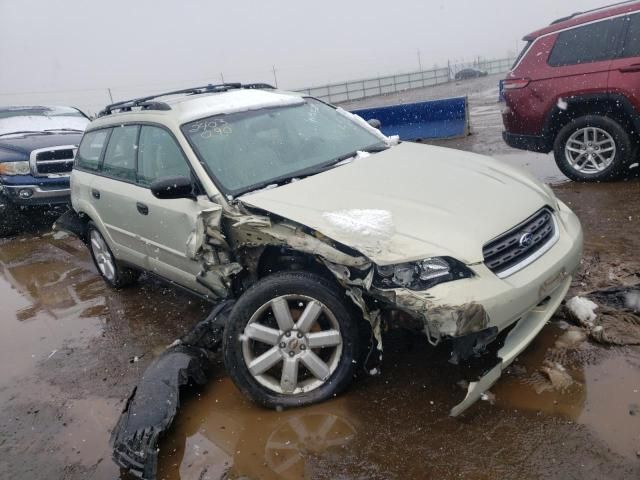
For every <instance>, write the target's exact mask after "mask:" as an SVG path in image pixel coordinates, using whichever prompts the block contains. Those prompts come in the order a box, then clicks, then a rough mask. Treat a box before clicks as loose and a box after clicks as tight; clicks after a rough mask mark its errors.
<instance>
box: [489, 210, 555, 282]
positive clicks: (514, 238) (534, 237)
mask: <svg viewBox="0 0 640 480" xmlns="http://www.w3.org/2000/svg"><path fill="white" fill-rule="evenodd" d="M555 237H556V224H555V222H554V220H553V213H552V211H551V210H550V209H549V208H547V207H545V208H543V209H541V210H539V211H538V212H536V213H535V214H534V215H532V216H531V217H529V218H528V219H526V220H525V221H524V222H522V223H521V224H519V225H516V226H515V227H513V228H512V229H511V230H509V231H508V232H505V233H503V234H502V235H500V236H499V237H497V238H495V239H494V240H491V241H490V242H489V243H487V244H486V245H485V246H484V247H483V248H482V253H483V255H484V263H485V265H486V266H487V268H489V270H491V271H492V272H493V273H495V274H497V275H498V276H502V277H505V276H507V275H509V274H511V273H513V272H514V271H515V270H517V268H515V269H514V267H517V266H518V265H519V264H521V263H522V264H523V265H522V266H523V267H524V265H525V264H527V260H531V261H532V260H533V259H535V258H536V257H535V255H536V253H537V252H539V251H540V250H541V249H542V248H544V247H545V246H546V245H548V244H549V243H550V242H551V241H552V240H553V239H554V238H555Z"/></svg>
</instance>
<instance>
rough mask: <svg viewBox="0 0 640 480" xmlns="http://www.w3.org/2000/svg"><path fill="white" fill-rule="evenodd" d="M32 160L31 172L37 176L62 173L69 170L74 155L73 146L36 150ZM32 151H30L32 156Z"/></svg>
mask: <svg viewBox="0 0 640 480" xmlns="http://www.w3.org/2000/svg"><path fill="white" fill-rule="evenodd" d="M34 153H35V158H34V160H32V166H33V173H34V175H37V176H45V175H54V174H58V175H61V174H62V175H63V174H67V173H70V172H71V169H72V168H73V159H74V158H75V156H76V147H75V146H64V147H56V148H48V149H42V150H38V151H37V152H34ZM34 153H32V158H33V155H34Z"/></svg>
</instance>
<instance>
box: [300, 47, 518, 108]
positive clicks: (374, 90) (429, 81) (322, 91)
mask: <svg viewBox="0 0 640 480" xmlns="http://www.w3.org/2000/svg"><path fill="white" fill-rule="evenodd" d="M513 60H514V59H513V58H501V59H497V60H481V59H478V60H476V61H473V62H468V63H457V64H455V65H449V66H447V67H442V68H435V69H432V70H422V71H418V72H411V73H399V74H397V75H387V76H384V77H375V78H366V79H362V80H352V81H349V82H340V83H332V84H329V85H324V86H319V87H309V88H303V89H300V90H298V92H301V93H305V94H307V95H310V96H313V97H316V98H320V99H322V100H326V101H328V102H329V103H343V102H348V101H350V100H358V99H361V98H366V97H374V96H377V95H385V94H388V93H395V92H401V91H403V90H410V89H413V88H423V87H431V86H433V85H439V84H441V83H447V82H450V81H451V80H453V79H454V77H455V74H456V73H457V72H459V71H460V70H462V69H465V68H476V69H478V70H482V71H485V72H487V73H488V74H493V73H502V72H506V71H507V70H509V68H511V65H512V64H513Z"/></svg>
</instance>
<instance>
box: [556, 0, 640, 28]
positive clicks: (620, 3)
mask: <svg viewBox="0 0 640 480" xmlns="http://www.w3.org/2000/svg"><path fill="white" fill-rule="evenodd" d="M636 1H637V0H626V1H625V2H616V3H611V4H609V5H604V6H602V7H598V8H592V9H591V10H584V11H582V12H574V13H572V14H571V15H567V16H566V17H561V18H557V19H556V20H554V21H553V22H551V23H550V25H555V24H556V23H560V22H564V21H567V20H571V19H572V18H573V17H577V16H578V15H584V14H586V13H593V12H598V11H600V10H606V9H607V8H612V7H617V6H618V5H624V4H625V3H635V2H636Z"/></svg>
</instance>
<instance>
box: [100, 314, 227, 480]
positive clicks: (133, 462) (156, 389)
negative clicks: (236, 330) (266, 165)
mask: <svg viewBox="0 0 640 480" xmlns="http://www.w3.org/2000/svg"><path fill="white" fill-rule="evenodd" d="M232 305H233V302H232V301H226V302H223V303H221V304H219V305H217V306H216V307H215V308H214V309H213V311H212V312H211V314H210V315H209V316H208V317H207V318H206V319H205V320H203V321H202V322H200V323H198V324H197V325H196V326H195V327H194V328H193V329H192V330H191V331H190V332H189V333H187V334H186V335H185V336H184V337H182V338H181V339H180V340H179V341H177V342H176V343H175V344H174V345H172V346H171V347H169V348H167V350H166V351H164V352H163V353H162V354H161V355H160V356H159V357H158V358H156V359H155V360H154V361H153V362H152V363H151V364H150V365H149V367H148V368H147V370H146V371H145V372H144V374H143V376H142V379H141V380H140V383H139V384H138V386H137V387H135V388H134V389H133V391H132V392H131V395H130V396H129V399H128V401H127V404H126V406H125V408H124V410H123V412H122V414H121V415H120V419H119V420H118V423H117V424H116V426H115V428H114V429H113V432H112V434H111V440H110V443H111V446H112V447H113V460H114V461H115V463H116V464H117V465H118V466H120V467H121V468H123V469H125V470H128V471H129V473H130V474H131V475H133V476H134V477H137V478H141V479H144V480H153V479H155V478H156V471H157V465H158V440H159V438H160V436H161V435H162V434H163V433H164V432H165V431H166V430H167V429H168V428H169V426H170V425H171V423H172V422H173V419H174V418H175V416H176V413H177V411H178V408H179V407H180V388H181V387H183V386H187V385H203V384H204V383H206V382H207V380H208V373H209V372H210V371H211V368H210V367H211V366H212V362H213V360H214V358H215V356H216V353H217V352H218V350H219V349H220V345H221V343H222V331H223V328H224V322H225V321H226V318H227V315H228V313H229V311H230V310H231V306H232Z"/></svg>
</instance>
